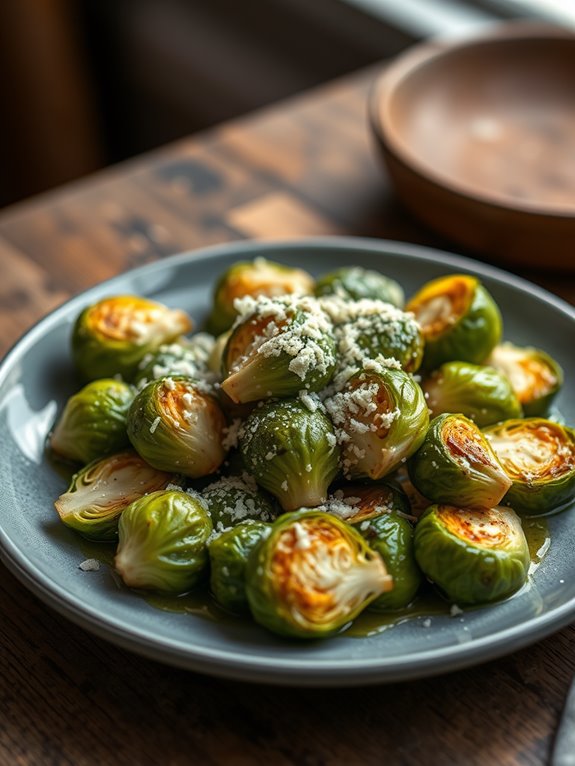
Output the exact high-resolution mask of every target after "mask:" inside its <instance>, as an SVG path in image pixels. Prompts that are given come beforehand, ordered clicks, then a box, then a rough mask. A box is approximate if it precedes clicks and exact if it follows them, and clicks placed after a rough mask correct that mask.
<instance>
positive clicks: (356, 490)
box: [321, 482, 411, 524]
mask: <svg viewBox="0 0 575 766" xmlns="http://www.w3.org/2000/svg"><path fill="white" fill-rule="evenodd" d="M321 509H322V510H326V511H328V512H329V513H335V515H336V516H339V518H340V519H343V520H344V521H347V522H348V523H350V524H359V523H360V522H363V521H367V520H368V519H372V518H375V517H376V516H379V515H380V514H382V513H390V512H391V511H397V512H398V513H399V514H400V515H403V516H405V517H410V518H411V516H410V506H409V501H408V499H407V496H406V495H405V494H404V493H403V492H401V491H400V490H398V489H396V488H395V487H392V486H391V485H389V484H383V483H376V484H372V483H370V484H351V483H349V482H346V483H345V484H342V486H341V487H339V488H338V489H336V490H335V492H334V493H333V494H332V495H331V496H330V497H329V498H328V501H327V503H326V505H325V506H321Z"/></svg>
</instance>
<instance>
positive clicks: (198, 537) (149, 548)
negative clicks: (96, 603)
mask: <svg viewBox="0 0 575 766" xmlns="http://www.w3.org/2000/svg"><path fill="white" fill-rule="evenodd" d="M118 531H119V537H120V542H119V545H118V552H117V553H116V558H115V560H114V564H115V567H116V570H117V571H118V572H119V574H120V575H121V577H122V579H123V580H124V582H125V584H126V585H129V586H130V587H133V588H143V589H146V590H152V591H155V592H158V593H172V594H174V595H179V594H181V593H186V592H187V591H189V590H190V589H191V588H193V587H194V585H196V584H197V583H198V582H199V580H200V579H201V578H202V576H203V575H204V573H205V569H206V567H207V564H208V549H207V541H208V538H209V536H210V534H211V532H212V522H211V520H210V517H209V515H208V513H207V511H206V510H205V509H204V508H203V506H202V504H201V503H200V502H199V501H198V500H197V499H195V498H193V497H190V495H188V494H186V493H185V492H179V491H171V490H170V491H168V490H165V491H160V492H152V493H151V494H149V495H146V496H145V497H142V498H140V499H139V500H136V501H135V502H134V503H132V504H131V505H130V506H129V507H128V508H126V510H125V511H124V512H123V514H122V516H121V518H120V523H119V527H118Z"/></svg>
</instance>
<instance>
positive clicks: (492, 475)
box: [407, 415, 511, 508]
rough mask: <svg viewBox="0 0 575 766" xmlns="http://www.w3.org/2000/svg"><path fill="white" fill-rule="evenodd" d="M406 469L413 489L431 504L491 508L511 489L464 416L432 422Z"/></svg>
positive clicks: (508, 480)
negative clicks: (431, 502) (430, 501)
mask: <svg viewBox="0 0 575 766" xmlns="http://www.w3.org/2000/svg"><path fill="white" fill-rule="evenodd" d="M407 467H408V471H409V477H410V479H411V481H412V482H413V484H414V485H415V487H416V488H417V489H418V490H419V491H420V492H421V494H422V495H424V496H425V497H428V498H430V500H432V501H433V502H434V503H447V504H451V505H458V506H462V507H466V508H492V507H493V506H494V505H497V504H498V503H499V502H500V501H501V499H502V498H503V497H504V495H505V493H506V492H507V490H508V489H509V487H510V486H511V482H510V479H509V477H508V476H507V474H506V473H505V471H504V470H503V468H502V467H501V465H500V464H499V462H498V460H497V458H496V457H495V454H494V452H493V449H492V448H491V446H490V445H489V442H488V441H487V439H486V438H485V436H484V435H483V434H482V433H481V431H480V430H479V428H478V427H477V426H476V425H475V423H473V422H472V421H471V420H469V419H468V418H466V417H464V416H463V415H439V416H438V417H436V418H435V419H434V420H432V422H431V425H430V426H429V430H428V432H427V435H426V437H425V439H424V441H423V444H422V445H421V447H420V448H419V450H418V451H417V452H416V453H415V455H413V457H412V458H411V459H410V460H409V462H408V464H407Z"/></svg>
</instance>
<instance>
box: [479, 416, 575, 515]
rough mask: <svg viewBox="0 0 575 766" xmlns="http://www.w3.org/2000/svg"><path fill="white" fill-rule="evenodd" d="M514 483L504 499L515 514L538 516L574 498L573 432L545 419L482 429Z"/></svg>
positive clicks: (574, 446)
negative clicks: (513, 509)
mask: <svg viewBox="0 0 575 766" xmlns="http://www.w3.org/2000/svg"><path fill="white" fill-rule="evenodd" d="M484 433H485V436H486V437H487V439H488V440H489V442H490V444H491V446H492V447H493V451H494V452H495V454H496V455H497V458H498V459H499V462H500V463H501V465H502V466H503V469H504V471H505V473H506V474H507V475H508V476H509V479H510V480H511V481H512V482H513V483H512V485H511V488H510V489H509V491H508V492H507V494H506V495H505V498H504V503H506V504H507V503H508V504H509V505H511V507H512V508H515V510H516V511H517V512H518V513H521V514H526V515H532V516H538V515H541V514H545V513H549V512H550V511H552V510H555V509H561V507H562V506H564V505H565V504H566V503H568V502H569V501H570V500H572V499H573V497H574V496H575V432H574V431H573V429H572V428H567V427H566V426H561V425H559V424H558V423H554V422H553V421H551V420H545V419H544V418H526V419H525V420H507V421H505V422H504V423H498V424H496V425H494V426H490V427H489V428H486V429H485V432H484Z"/></svg>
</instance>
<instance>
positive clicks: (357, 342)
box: [335, 313, 424, 372]
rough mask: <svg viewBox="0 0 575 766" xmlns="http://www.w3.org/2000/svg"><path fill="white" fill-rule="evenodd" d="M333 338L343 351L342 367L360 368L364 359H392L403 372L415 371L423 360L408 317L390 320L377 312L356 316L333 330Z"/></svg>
mask: <svg viewBox="0 0 575 766" xmlns="http://www.w3.org/2000/svg"><path fill="white" fill-rule="evenodd" d="M335 336H336V339H338V341H339V343H340V346H343V348H345V349H347V351H346V353H345V364H346V365H350V364H352V363H355V364H357V366H358V367H361V363H362V361H363V360H364V359H378V358H379V357H384V358H386V359H396V360H397V361H398V362H399V363H400V365H401V367H402V369H403V370H405V371H406V372H417V370H418V369H419V367H420V365H421V362H422V359H423V352H424V339H423V334H422V332H421V329H420V327H419V325H418V324H417V322H416V321H415V319H414V318H413V316H412V315H411V314H403V316H400V317H397V318H394V319H389V318H386V317H385V315H380V314H378V313H373V314H365V315H360V316H359V317H358V319H357V320H351V321H350V322H344V323H342V324H341V325H339V326H338V327H336V328H335ZM350 339H352V343H351V344H350V343H349V340H350ZM350 346H351V348H352V349H354V350H355V353H353V351H351V350H350Z"/></svg>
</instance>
